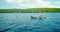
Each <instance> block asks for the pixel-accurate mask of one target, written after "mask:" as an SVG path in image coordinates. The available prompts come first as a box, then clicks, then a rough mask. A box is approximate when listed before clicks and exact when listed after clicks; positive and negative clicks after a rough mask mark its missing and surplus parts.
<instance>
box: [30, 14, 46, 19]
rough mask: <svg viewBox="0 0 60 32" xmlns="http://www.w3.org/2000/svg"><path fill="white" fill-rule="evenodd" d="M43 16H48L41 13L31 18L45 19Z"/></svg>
mask: <svg viewBox="0 0 60 32" xmlns="http://www.w3.org/2000/svg"><path fill="white" fill-rule="evenodd" d="M43 18H46V16H44V15H41V14H39V15H35V16H31V19H43Z"/></svg>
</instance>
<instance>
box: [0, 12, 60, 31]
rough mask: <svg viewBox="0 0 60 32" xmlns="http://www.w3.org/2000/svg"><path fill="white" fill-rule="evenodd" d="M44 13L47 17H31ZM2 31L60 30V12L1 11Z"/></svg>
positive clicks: (0, 27)
mask: <svg viewBox="0 0 60 32" xmlns="http://www.w3.org/2000/svg"><path fill="white" fill-rule="evenodd" d="M37 14H43V15H45V16H47V18H46V19H42V20H39V19H31V16H34V15H37ZM0 32H60V13H0Z"/></svg>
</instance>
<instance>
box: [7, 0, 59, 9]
mask: <svg viewBox="0 0 60 32" xmlns="http://www.w3.org/2000/svg"><path fill="white" fill-rule="evenodd" d="M6 2H7V3H13V4H14V3H16V4H18V5H20V6H28V7H47V8H49V7H57V6H54V5H52V3H51V2H50V1H43V0H6ZM55 3H56V4H57V5H58V4H59V3H60V2H58V1H57V2H55Z"/></svg>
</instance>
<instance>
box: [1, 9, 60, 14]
mask: <svg viewBox="0 0 60 32" xmlns="http://www.w3.org/2000/svg"><path fill="white" fill-rule="evenodd" d="M43 12H51V13H54V12H60V8H27V9H16V8H12V9H0V13H43Z"/></svg>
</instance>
